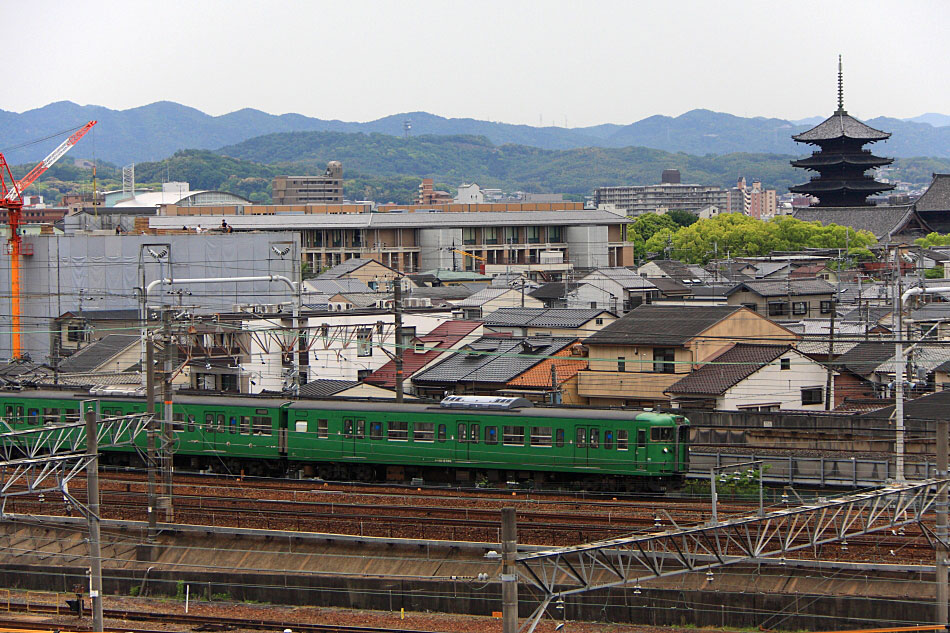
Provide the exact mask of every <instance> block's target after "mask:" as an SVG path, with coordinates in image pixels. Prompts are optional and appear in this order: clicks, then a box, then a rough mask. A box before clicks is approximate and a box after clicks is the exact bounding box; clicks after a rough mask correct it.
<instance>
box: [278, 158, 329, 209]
mask: <svg viewBox="0 0 950 633" xmlns="http://www.w3.org/2000/svg"><path fill="white" fill-rule="evenodd" d="M272 197H273V199H274V204H314V203H316V204H342V203H343V164H342V163H340V162H339V161H336V160H332V161H330V162H329V163H327V170H326V172H324V174H323V175H322V176H277V177H276V178H274V184H273V196H272Z"/></svg>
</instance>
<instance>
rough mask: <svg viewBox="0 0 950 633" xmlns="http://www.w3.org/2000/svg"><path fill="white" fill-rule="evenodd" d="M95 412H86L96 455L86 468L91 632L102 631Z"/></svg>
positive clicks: (89, 448) (89, 445)
mask: <svg viewBox="0 0 950 633" xmlns="http://www.w3.org/2000/svg"><path fill="white" fill-rule="evenodd" d="M97 422H98V420H97V419H96V410H95V408H94V407H90V408H89V409H87V410H86V454H87V455H95V456H96V458H95V459H92V460H90V461H89V465H88V466H86V494H87V495H88V501H87V504H88V507H89V514H88V516H87V518H88V521H89V598H90V599H91V600H92V630H93V631H101V630H102V549H101V544H100V540H99V457H98V456H99V439H98V436H97V427H98V424H97Z"/></svg>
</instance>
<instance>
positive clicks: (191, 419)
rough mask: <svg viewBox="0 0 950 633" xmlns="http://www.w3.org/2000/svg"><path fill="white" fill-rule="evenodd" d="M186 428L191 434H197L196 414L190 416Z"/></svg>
mask: <svg viewBox="0 0 950 633" xmlns="http://www.w3.org/2000/svg"><path fill="white" fill-rule="evenodd" d="M186 428H187V429H188V432H189V433H194V432H195V414H194V413H189V414H188V426H187V427H186Z"/></svg>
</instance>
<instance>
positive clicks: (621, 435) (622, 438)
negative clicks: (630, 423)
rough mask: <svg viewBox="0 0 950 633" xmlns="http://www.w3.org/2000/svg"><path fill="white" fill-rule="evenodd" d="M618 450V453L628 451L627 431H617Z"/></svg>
mask: <svg viewBox="0 0 950 633" xmlns="http://www.w3.org/2000/svg"><path fill="white" fill-rule="evenodd" d="M617 450H618V451H625V450H627V432H626V431H617Z"/></svg>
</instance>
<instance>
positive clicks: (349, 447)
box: [343, 418, 366, 457]
mask: <svg viewBox="0 0 950 633" xmlns="http://www.w3.org/2000/svg"><path fill="white" fill-rule="evenodd" d="M365 438H366V420H358V419H355V418H343V456H344V457H356V456H357V454H358V453H359V443H360V442H362V441H363V440H364V439H365Z"/></svg>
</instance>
